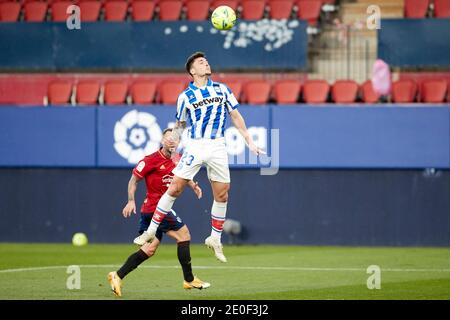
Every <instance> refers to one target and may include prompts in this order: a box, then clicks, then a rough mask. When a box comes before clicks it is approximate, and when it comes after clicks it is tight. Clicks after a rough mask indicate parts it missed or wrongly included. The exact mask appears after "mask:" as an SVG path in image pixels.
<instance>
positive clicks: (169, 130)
mask: <svg viewBox="0 0 450 320" xmlns="http://www.w3.org/2000/svg"><path fill="white" fill-rule="evenodd" d="M172 131H173V129H172V128H166V129H164V131H163V134H162V135H165V134H166V133H167V132H172Z"/></svg>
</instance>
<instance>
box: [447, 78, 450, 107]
mask: <svg viewBox="0 0 450 320" xmlns="http://www.w3.org/2000/svg"><path fill="white" fill-rule="evenodd" d="M447 102H448V103H450V81H448V87H447Z"/></svg>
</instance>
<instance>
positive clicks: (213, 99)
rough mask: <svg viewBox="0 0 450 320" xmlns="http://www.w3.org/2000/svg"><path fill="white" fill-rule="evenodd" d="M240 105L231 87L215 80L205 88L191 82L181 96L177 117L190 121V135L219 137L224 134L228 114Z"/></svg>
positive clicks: (192, 136) (191, 136) (195, 137)
mask: <svg viewBox="0 0 450 320" xmlns="http://www.w3.org/2000/svg"><path fill="white" fill-rule="evenodd" d="M238 106H239V102H238V101H237V100H236V98H235V96H234V94H233V93H232V92H231V90H230V89H229V88H228V87H227V86H226V85H224V84H223V83H219V82H214V81H212V80H211V79H209V80H208V82H207V84H206V86H205V87H203V88H197V87H196V86H195V85H194V84H193V82H191V83H190V84H189V86H188V88H187V89H186V90H184V91H183V92H182V93H181V94H180V95H179V96H178V102H177V115H176V117H177V120H178V121H187V120H189V123H190V128H189V133H188V135H189V137H190V138H192V139H201V138H206V139H216V138H220V137H223V133H224V129H225V121H226V119H227V113H229V112H231V111H233V110H234V109H236V108H237V107H238Z"/></svg>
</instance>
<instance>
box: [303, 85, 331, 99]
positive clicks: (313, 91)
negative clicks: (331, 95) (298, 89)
mask: <svg viewBox="0 0 450 320" xmlns="http://www.w3.org/2000/svg"><path fill="white" fill-rule="evenodd" d="M329 91H330V85H329V84H328V82H326V81H325V80H307V81H305V83H304V84H303V100H304V101H305V102H306V103H324V102H326V101H327V98H328V92H329Z"/></svg>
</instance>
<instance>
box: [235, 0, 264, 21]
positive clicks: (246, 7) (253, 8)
mask: <svg viewBox="0 0 450 320" xmlns="http://www.w3.org/2000/svg"><path fill="white" fill-rule="evenodd" d="M241 7H242V12H241V18H242V19H244V20H260V19H262V18H263V16H264V10H265V7H266V3H265V0H242V1H241Z"/></svg>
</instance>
